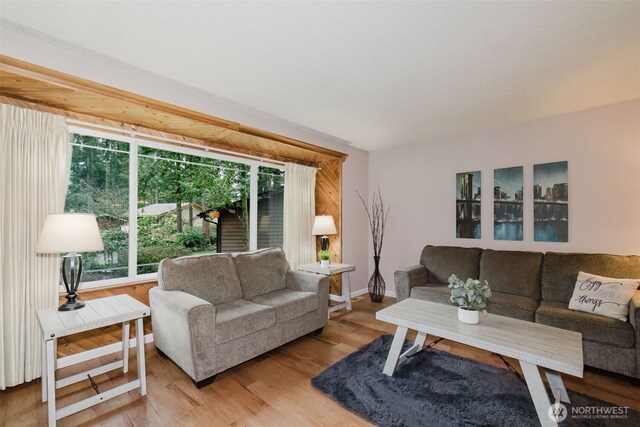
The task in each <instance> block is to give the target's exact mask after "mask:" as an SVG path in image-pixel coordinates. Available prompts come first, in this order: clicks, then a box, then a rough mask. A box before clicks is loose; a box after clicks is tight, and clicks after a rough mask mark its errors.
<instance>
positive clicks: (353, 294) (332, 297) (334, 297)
mask: <svg viewBox="0 0 640 427" xmlns="http://www.w3.org/2000/svg"><path fill="white" fill-rule="evenodd" d="M367 292H369V291H368V290H367V288H364V289H358V290H357V291H353V292H351V298H355V297H359V296H360V295H364V294H366V293H367ZM329 299H330V300H331V301H336V302H343V301H344V300H343V299H342V295H334V294H329Z"/></svg>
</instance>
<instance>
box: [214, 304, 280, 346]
mask: <svg viewBox="0 0 640 427" xmlns="http://www.w3.org/2000/svg"><path fill="white" fill-rule="evenodd" d="M275 323H276V314H275V310H274V309H273V308H272V307H268V306H266V305H260V304H257V303H255V302H251V301H247V300H244V299H238V300H235V301H232V302H228V303H226V304H220V305H216V344H221V343H225V342H227V341H231V340H235V339H237V338H241V337H244V336H245V335H249V334H252V333H254V332H257V331H261V330H263V329H266V328H268V327H269V326H272V325H274V324H275Z"/></svg>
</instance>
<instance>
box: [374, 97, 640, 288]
mask: <svg viewBox="0 0 640 427" xmlns="http://www.w3.org/2000/svg"><path fill="white" fill-rule="evenodd" d="M562 160H568V161H569V242H568V243H542V242H533V237H532V236H533V221H532V215H533V214H532V204H533V202H532V199H533V196H532V192H533V190H532V185H533V184H532V174H533V165H534V164H537V163H546V162H553V161H562ZM510 166H524V194H525V204H524V233H525V235H524V241H522V242H508V241H494V240H493V170H494V169H495V168H503V167H510ZM475 170H481V171H482V187H483V188H482V194H483V200H482V239H479V240H473V239H456V238H455V175H456V173H458V172H465V171H475ZM378 185H379V186H380V189H381V190H382V195H383V198H384V200H385V202H386V203H389V204H390V205H391V211H390V216H389V222H388V227H387V232H386V235H385V241H384V248H383V253H382V257H381V271H382V274H383V277H384V279H385V281H386V283H387V289H389V290H394V287H393V272H394V271H395V270H396V269H398V268H400V267H404V266H409V265H414V264H417V263H418V259H419V256H420V251H421V249H422V248H423V247H424V246H425V245H427V244H435V245H459V246H478V247H482V248H494V249H509V250H533V251H543V252H546V251H557V252H569V251H576V252H605V253H614V254H640V100H634V101H629V102H624V103H619V104H614V105H609V106H605V107H599V108H593V109H589V110H585V111H581V112H577V113H570V114H564V115H560V116H556V117H551V118H547V119H542V120H537V121H533V122H528V123H523V124H519V125H513V126H506V127H501V128H495V129H490V130H486V131H482V132H476V133H473V134H468V135H462V136H457V137H452V138H448V139H446V140H442V141H438V142H432V143H424V144H419V145H411V146H405V147H400V148H395V149H389V150H384V151H377V152H372V153H370V154H369V189H370V191H373V190H374V189H375V188H376V186H378ZM370 269H371V270H372V266H371V264H370Z"/></svg>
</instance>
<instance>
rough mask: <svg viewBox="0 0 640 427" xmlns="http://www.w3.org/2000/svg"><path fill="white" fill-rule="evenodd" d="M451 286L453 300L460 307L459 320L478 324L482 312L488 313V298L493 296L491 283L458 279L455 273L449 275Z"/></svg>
mask: <svg viewBox="0 0 640 427" xmlns="http://www.w3.org/2000/svg"><path fill="white" fill-rule="evenodd" d="M449 287H450V288H451V302H455V303H456V304H458V305H459V307H458V320H460V321H461V322H464V323H469V324H472V325H474V324H476V323H478V322H479V321H480V314H479V313H480V312H482V314H485V315H486V314H487V310H486V308H487V300H488V299H489V298H491V289H489V283H488V282H487V281H486V280H485V281H484V283H480V280H474V279H467V281H466V282H465V281H463V280H460V279H458V277H457V276H456V275H455V274H452V275H451V277H449Z"/></svg>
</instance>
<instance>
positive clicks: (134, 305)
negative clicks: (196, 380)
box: [38, 295, 151, 426]
mask: <svg viewBox="0 0 640 427" xmlns="http://www.w3.org/2000/svg"><path fill="white" fill-rule="evenodd" d="M85 304H86V305H85V306H84V307H83V308H81V309H79V310H73V311H58V310H57V309H56V308H45V309H42V310H38V321H39V322H40V327H41V328H42V340H43V346H42V401H43V402H47V401H48V413H49V425H50V426H55V425H56V421H57V420H59V419H61V418H64V417H67V416H69V415H71V414H75V413H76V412H79V411H82V410H83V409H87V408H90V407H91V406H94V405H97V404H98V403H101V402H104V401H106V400H109V399H112V398H114V397H116V396H120V395H121V394H124V393H127V392H129V391H131V390H134V389H136V388H140V394H141V395H142V396H144V395H146V394H147V380H146V374H145V363H144V330H143V328H142V319H143V318H144V317H146V316H149V315H150V314H151V309H150V308H149V307H147V306H146V305H144V304H142V303H141V302H139V301H137V300H136V299H134V298H132V297H131V296H129V295H116V296H112V297H107V298H100V299H95V300H89V301H85ZM132 320H135V321H136V350H137V359H138V360H137V361H138V379H136V380H133V381H130V382H128V383H126V384H122V385H120V386H118V387H114V388H112V389H110V390H106V391H103V392H98V389H97V386H96V387H94V388H95V389H96V395H95V396H91V397H89V398H86V399H84V400H81V401H79V402H76V403H73V404H71V405H68V406H65V407H63V408H59V409H56V389H58V388H61V387H66V386H68V385H71V384H74V383H77V382H79V381H83V380H86V379H89V381H91V382H92V385H93V384H94V383H93V380H92V379H91V376H96V375H100V374H104V373H105V372H109V371H113V370H115V369H119V368H122V371H123V372H125V373H126V372H128V370H129V322H130V321H132ZM119 323H121V324H122V360H118V361H116V362H113V363H109V364H108V365H105V366H100V367H98V368H94V369H90V370H88V371H85V372H82V373H80V374H76V375H71V376H69V377H66V378H61V379H58V380H56V378H55V371H56V367H57V360H58V359H57V354H56V348H57V340H58V338H61V337H64V336H67V335H72V334H76V333H78V332H84V331H89V330H92V329H97V328H102V327H105V326H110V325H116V324H119Z"/></svg>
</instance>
